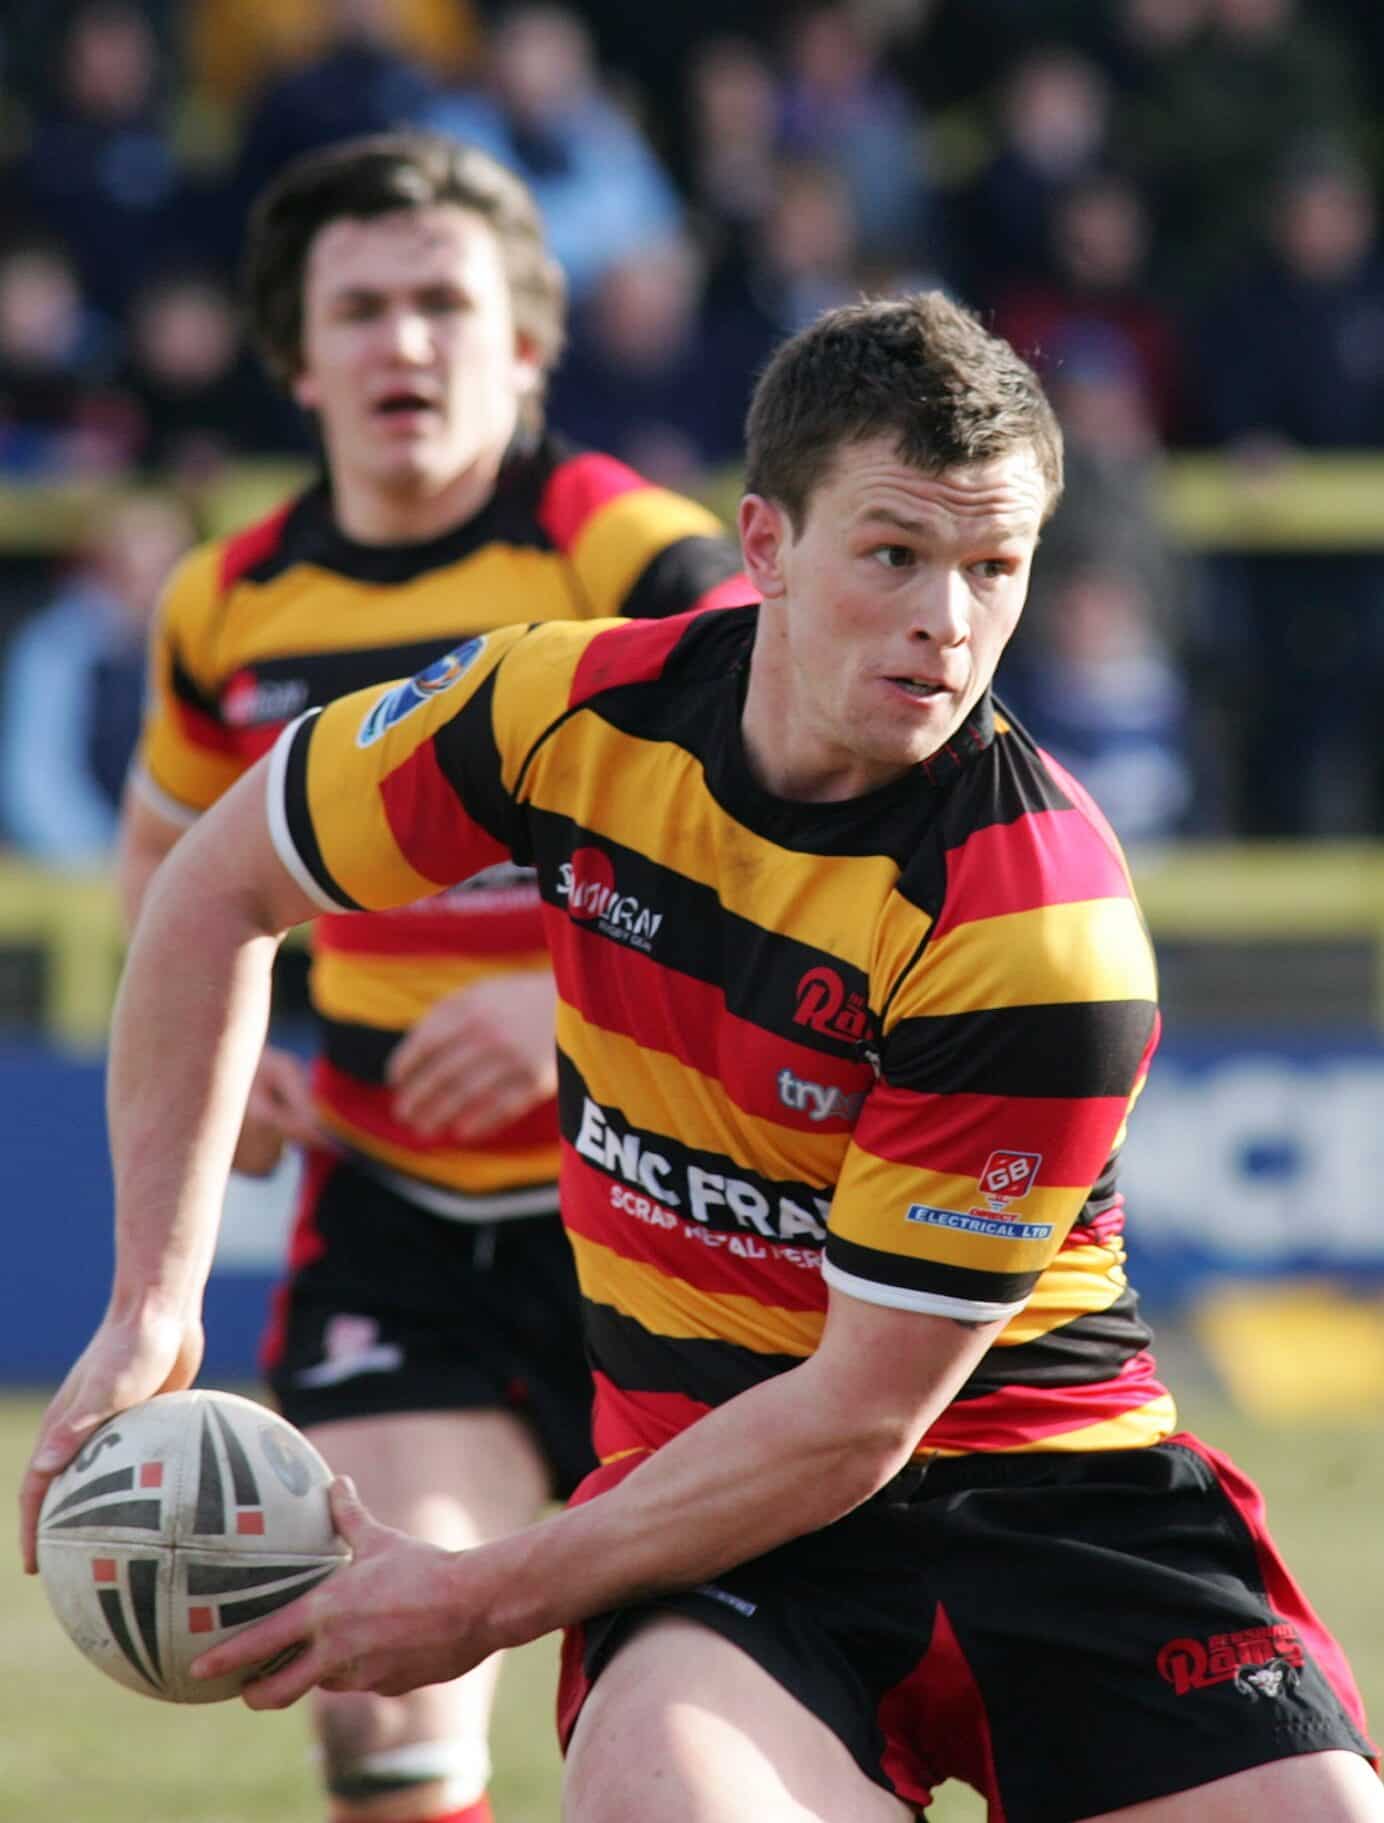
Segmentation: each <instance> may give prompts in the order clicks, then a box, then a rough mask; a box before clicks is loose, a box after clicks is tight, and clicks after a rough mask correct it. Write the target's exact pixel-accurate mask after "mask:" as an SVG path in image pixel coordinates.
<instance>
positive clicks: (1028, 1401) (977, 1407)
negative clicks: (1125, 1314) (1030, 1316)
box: [923, 1348, 1167, 1450]
mask: <svg viewBox="0 0 1384 1823" xmlns="http://www.w3.org/2000/svg"><path fill="white" fill-rule="evenodd" d="M1003 1356H1004V1350H1003V1349H1002V1348H998V1349H996V1350H994V1352H993V1354H992V1356H991V1359H992V1360H994V1361H996V1362H999V1361H1001V1360H1002V1359H1003ZM1166 1396H1167V1389H1166V1387H1164V1385H1163V1384H1162V1382H1161V1381H1160V1380H1159V1378H1158V1375H1157V1371H1156V1368H1155V1365H1154V1359H1153V1356H1152V1355H1151V1354H1149V1353H1148V1351H1147V1350H1144V1351H1142V1352H1141V1353H1139V1354H1137V1355H1132V1356H1131V1357H1130V1359H1129V1360H1128V1361H1126V1362H1125V1364H1124V1366H1123V1367H1122V1368H1121V1369H1120V1371H1119V1373H1118V1374H1116V1375H1115V1376H1114V1378H1113V1379H1110V1380H1100V1381H1097V1382H1096V1384H1095V1385H1093V1386H1023V1385H1018V1384H1016V1385H1013V1386H1001V1387H999V1388H998V1389H997V1390H996V1391H995V1392H993V1393H987V1394H986V1395H985V1397H984V1398H983V1399H958V1400H956V1401H955V1403H954V1404H952V1405H949V1406H948V1407H947V1409H946V1410H945V1411H944V1412H943V1413H942V1415H941V1417H940V1418H938V1420H937V1422H936V1423H935V1424H934V1425H933V1426H932V1428H931V1429H930V1430H929V1431H928V1433H927V1435H926V1436H925V1437H924V1438H923V1445H924V1447H926V1446H928V1445H929V1444H930V1445H932V1446H934V1447H935V1448H937V1449H955V1450H1017V1449H1022V1448H1023V1447H1024V1446H1025V1444H1028V1445H1032V1444H1035V1443H1038V1442H1040V1441H1041V1440H1042V1439H1043V1438H1044V1437H1060V1436H1062V1435H1063V1434H1064V1433H1065V1432H1067V1431H1079V1430H1084V1429H1085V1427H1086V1426H1087V1425H1088V1424H1108V1423H1109V1421H1110V1420H1111V1419H1112V1418H1118V1417H1120V1416H1121V1414H1122V1413H1124V1412H1133V1411H1138V1409H1139V1407H1140V1406H1143V1405H1149V1404H1151V1403H1152V1401H1153V1400H1155V1399H1162V1398H1166Z"/></svg>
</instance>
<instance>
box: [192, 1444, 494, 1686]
mask: <svg viewBox="0 0 1384 1823" xmlns="http://www.w3.org/2000/svg"><path fill="white" fill-rule="evenodd" d="M331 1503H332V1519H333V1521H334V1522H335V1525H336V1529H337V1531H338V1532H339V1533H340V1535H341V1537H342V1538H343V1539H344V1540H345V1541H346V1543H347V1544H348V1545H349V1546H350V1548H351V1561H350V1563H349V1564H347V1565H345V1566H344V1567H343V1568H342V1569H340V1570H335V1571H333V1573H332V1574H331V1575H330V1576H329V1577H328V1578H327V1580H326V1581H325V1582H324V1583H322V1584H320V1585H319V1586H318V1587H317V1588H316V1589H314V1590H313V1591H312V1592H311V1593H310V1594H308V1595H304V1596H302V1597H301V1598H300V1599H299V1600H298V1601H295V1602H292V1603H291V1604H290V1605H289V1606H288V1607H286V1608H281V1609H279V1611H278V1612H277V1613H276V1614H271V1615H270V1616H269V1618H268V1619H267V1620H262V1621H260V1622H258V1623H257V1624H256V1625H255V1626H253V1627H247V1628H246V1629H245V1630H244V1631H243V1632H241V1633H237V1634H236V1635H235V1637H234V1638H232V1639H228V1640H226V1641H225V1643H224V1644H222V1645H219V1646H215V1647H213V1648H212V1650H211V1651H210V1652H204V1653H203V1654H202V1656H201V1657H200V1658H199V1659H197V1660H196V1661H195V1663H194V1664H193V1666H192V1673H193V1676H194V1677H221V1676H224V1675H225V1674H226V1673H227V1672H231V1671H241V1670H248V1669H251V1668H253V1667H254V1666H255V1665H262V1664H264V1663H265V1662H266V1661H269V1660H272V1659H274V1658H276V1657H277V1656H278V1655H279V1654H280V1653H284V1652H288V1651H291V1649H292V1648H293V1647H294V1646H300V1647H301V1650H300V1651H298V1652H297V1653H296V1654H294V1655H293V1656H292V1657H291V1658H290V1659H289V1660H288V1661H287V1662H286V1663H285V1664H284V1665H283V1666H281V1668H280V1669H278V1670H277V1671H272V1672H269V1673H267V1674H266V1675H264V1676H262V1677H257V1678H255V1679H254V1680H253V1681H252V1682H251V1683H249V1684H247V1685H246V1686H245V1689H244V1691H243V1692H242V1695H243V1697H244V1700H245V1702H246V1703H247V1704H248V1705H249V1707H250V1708H251V1709H286V1708H287V1707H288V1706H289V1704H290V1703H296V1702H297V1701H298V1699H299V1697H301V1696H304V1695H305V1694H306V1693H307V1692H308V1691H309V1690H311V1689H313V1688H314V1686H320V1687H321V1688H322V1689H324V1690H373V1691H377V1692H378V1693H379V1694H380V1695H382V1696H401V1695H402V1694H403V1693H404V1691H406V1690H416V1689H417V1688H418V1687H419V1685H421V1684H441V1683H446V1682H447V1681H448V1680H449V1679H451V1678H454V1677H460V1676H461V1674H462V1673H463V1672H465V1671H469V1670H470V1669H471V1668H472V1666H474V1665H478V1664H479V1663H480V1662H481V1660H482V1659H484V1658H488V1657H489V1656H490V1654H491V1652H493V1651H494V1650H496V1649H497V1647H498V1645H499V1643H500V1642H499V1641H498V1640H493V1639H491V1638H490V1637H489V1636H488V1635H487V1634H486V1632H485V1629H484V1628H483V1627H482V1626H481V1625H480V1624H471V1625H468V1623H467V1617H466V1615H465V1614H464V1613H462V1612H460V1611H459V1608H458V1602H457V1599H456V1598H457V1566H458V1562H459V1558H458V1555H457V1553H455V1552H452V1551H444V1550H442V1549H441V1548H440V1547H439V1546H437V1545H432V1544H427V1543H425V1542H424V1541H423V1540H422V1539H419V1538H413V1537H410V1536H409V1535H408V1534H407V1533H405V1532H396V1531H395V1530H394V1529H393V1528H392V1527H390V1526H386V1525H381V1524H380V1523H379V1521H378V1520H375V1519H372V1518H371V1516H370V1515H369V1513H367V1512H366V1510H365V1508H364V1507H363V1506H362V1505H361V1502H360V1497H359V1495H358V1494H357V1493H356V1490H355V1487H354V1484H353V1483H352V1482H350V1481H349V1480H344V1479H343V1480H338V1481H335V1482H333V1483H332V1490H331Z"/></svg>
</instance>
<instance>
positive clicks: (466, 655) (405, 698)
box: [356, 638, 485, 747]
mask: <svg viewBox="0 0 1384 1823" xmlns="http://www.w3.org/2000/svg"><path fill="white" fill-rule="evenodd" d="M484 645H485V640H484V639H482V638H476V639H467V640H464V641H463V642H462V643H461V645H459V646H456V647H454V648H453V649H452V651H450V652H446V653H444V654H443V656H442V657H441V658H435V659H434V660H433V662H432V663H431V664H430V665H426V666H425V667H424V668H423V670H421V671H420V672H419V673H418V675H417V676H416V677H410V678H409V679H407V681H406V682H404V683H402V684H395V685H394V687H393V688H392V689H390V690H386V691H385V693H384V695H383V696H382V697H380V698H379V699H378V700H377V701H376V702H374V703H372V704H371V706H370V708H369V710H368V711H367V712H366V717H365V720H364V721H363V722H362V723H361V725H360V733H359V734H358V735H357V736H356V745H357V747H373V746H374V744H375V742H376V741H377V740H379V739H380V737H381V736H382V735H383V734H384V733H385V732H386V731H387V730H388V729H390V728H392V727H393V726H394V724H395V722H401V721H402V720H403V719H404V717H405V716H406V715H412V713H413V711H414V710H415V709H420V708H421V707H422V706H423V704H424V703H429V702H431V701H432V699H433V698H434V697H435V696H440V695H441V694H442V692H443V691H444V690H450V689H451V687H452V685H453V684H455V683H458V682H460V680H461V679H462V678H463V677H465V675H466V673H467V672H468V671H469V670H470V669H471V667H472V665H474V664H475V662H476V660H477V659H478V658H479V657H480V654H481V649H482V647H483V646H484Z"/></svg>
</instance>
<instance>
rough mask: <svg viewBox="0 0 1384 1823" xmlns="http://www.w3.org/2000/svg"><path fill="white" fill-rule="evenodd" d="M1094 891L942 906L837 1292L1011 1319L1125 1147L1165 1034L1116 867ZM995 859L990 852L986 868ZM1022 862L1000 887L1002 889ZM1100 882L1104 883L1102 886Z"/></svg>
mask: <svg viewBox="0 0 1384 1823" xmlns="http://www.w3.org/2000/svg"><path fill="white" fill-rule="evenodd" d="M1085 853H1086V864H1085V866H1084V869H1082V870H1073V871H1072V873H1071V875H1070V878H1071V879H1072V881H1073V885H1072V888H1071V890H1072V891H1074V892H1077V893H1085V892H1090V893H1092V895H1093V896H1091V897H1077V898H1073V899H1070V900H1062V901H1059V902H1057V903H1053V902H1050V900H1048V898H1047V896H1046V894H1045V893H1039V894H1038V895H1036V897H1037V899H1038V902H1037V903H1029V904H1025V903H1023V897H1024V895H1023V892H1022V884H1020V887H1019V889H1018V893H1019V897H1018V905H1017V908H1015V907H1005V906H1003V905H997V904H996V903H995V902H994V901H993V899H992V901H991V902H986V900H985V896H984V892H983V891H982V893H981V894H980V895H978V898H979V903H976V902H975V901H974V900H973V903H972V905H971V907H970V909H969V910H958V911H952V910H950V909H947V908H944V910H943V913H942V915H941V916H940V917H939V919H938V921H937V923H936V926H935V927H934V928H933V929H932V930H931V931H930V932H929V933H928V938H927V941H926V943H925V945H924V946H923V947H922V951H921V955H919V956H918V958H917V960H916V961H915V962H914V963H913V964H912V965H911V966H910V967H909V968H908V970H907V971H906V973H905V974H904V976H903V978H902V981H901V982H900V983H899V984H898V986H897V991H896V992H895V993H894V996H893V999H892V1003H891V1004H890V1006H889V1008H888V1012H887V1015H886V1019H885V1026H884V1030H883V1032H882V1034H881V1036H880V1040H879V1046H878V1069H879V1080H878V1082H877V1084H876V1086H875V1087H874V1089H873V1090H872V1091H871V1092H870V1093H869V1094H868V1096H867V1097H866V1101H865V1104H864V1106H863V1108H862V1110H861V1115H860V1119H859V1121H858V1123H857V1125H856V1128H855V1132H854V1134H853V1137H852V1143H851V1146H850V1148H849V1151H848V1154H847V1158H846V1163H845V1167H844V1170H843V1172H842V1174H841V1177H840V1179H839V1182H838V1187H837V1191H836V1195H835V1198H834V1201H833V1204H832V1211H831V1217H830V1222H829V1229H828V1240H827V1249H826V1263H825V1267H824V1271H825V1275H826V1278H827V1280H828V1283H830V1284H832V1285H835V1286H837V1287H838V1288H839V1289H841V1290H843V1291H846V1292H848V1293H850V1294H852V1295H854V1296H856V1297H860V1298H863V1299H865V1300H866V1301H867V1302H873V1303H878V1304H885V1305H890V1306H892V1307H894V1308H900V1309H914V1310H919V1311H924V1312H929V1313H932V1314H935V1315H940V1316H950V1317H954V1318H957V1319H959V1320H961V1321H970V1322H989V1321H991V1320H994V1319H999V1318H1008V1317H1011V1316H1014V1315H1016V1314H1017V1313H1018V1312H1019V1311H1020V1310H1021V1309H1022V1308H1023V1306H1024V1304H1025V1303H1026V1302H1027V1300H1028V1297H1029V1295H1030V1293H1031V1292H1032V1290H1033V1288H1034V1285H1035V1284H1036V1283H1037V1280H1038V1277H1039V1275H1040V1274H1041V1272H1042V1271H1043V1270H1044V1268H1045V1267H1046V1266H1048V1265H1049V1263H1050V1262H1051V1261H1052V1260H1053V1258H1054V1256H1055V1255H1056V1254H1057V1252H1058V1251H1059V1249H1060V1248H1061V1246H1062V1244H1063V1242H1064V1240H1065V1238H1066V1236H1067V1234H1068V1232H1069V1230H1070V1229H1071V1227H1072V1225H1073V1223H1074V1222H1075V1221H1076V1219H1077V1217H1078V1215H1079V1214H1080V1213H1081V1210H1082V1208H1083V1206H1084V1204H1085V1202H1086V1200H1087V1197H1088V1196H1089V1194H1090V1192H1091V1188H1092V1186H1093V1185H1094V1184H1095V1182H1096V1181H1097V1179H1098V1178H1099V1177H1100V1175H1101V1172H1102V1170H1103V1168H1104V1166H1105V1165H1106V1163H1107V1161H1108V1160H1109V1158H1110V1157H1111V1155H1112V1153H1114V1152H1115V1151H1116V1150H1117V1149H1118V1146H1119V1144H1120V1142H1121V1140H1122V1139H1123V1130H1124V1124H1125V1120H1126V1117H1127V1114H1128V1112H1129V1109H1130V1106H1131V1105H1132V1102H1133V1100H1134V1099H1135V1097H1136V1096H1137V1094H1138V1092H1139V1090H1140V1088H1141V1087H1142V1083H1143V1079H1144V1076H1145V1074H1146V1073H1147V1068H1148V1062H1149V1059H1150V1057H1151V1055H1152V1051H1153V1047H1154V1043H1155V1042H1156V1034H1157V1005H1156V987H1155V978H1154V965H1153V956H1152V952H1151V949H1150V946H1149V942H1148V937H1147V933H1146V931H1145V929H1144V925H1143V921H1142V919H1141V917H1140V914H1139V910H1138V907H1137V905H1136V904H1135V902H1134V900H1133V898H1132V897H1131V895H1130V891H1129V887H1128V882H1127V879H1126V876H1125V874H1124V871H1123V867H1122V865H1121V864H1120V862H1119V859H1118V856H1116V855H1114V854H1108V857H1107V858H1108V866H1107V865H1104V864H1103V863H1102V862H1101V861H1100V860H1099V859H1098V858H1097V859H1094V860H1093V859H1092V858H1091V848H1090V845H1089V844H1087V845H1086V850H1085ZM990 858H991V859H993V857H990ZM1023 872H1024V870H1023V868H1022V866H1019V867H1013V868H1010V869H1008V870H1007V871H1003V872H1002V873H997V874H994V875H992V876H990V879H991V881H992V882H993V880H994V879H996V878H999V879H1002V882H1003V885H1002V887H1000V888H998V889H995V890H996V891H998V892H1003V891H1008V890H1010V889H1011V888H1013V886H1014V882H1015V881H1016V880H1018V881H1020V882H1022V877H1023ZM1093 876H1095V877H1093Z"/></svg>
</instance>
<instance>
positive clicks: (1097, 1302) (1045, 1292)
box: [994, 1246, 1129, 1372]
mask: <svg viewBox="0 0 1384 1823" xmlns="http://www.w3.org/2000/svg"><path fill="white" fill-rule="evenodd" d="M1128 1289H1129V1281H1128V1280H1127V1279H1126V1277H1125V1274H1124V1268H1123V1267H1122V1266H1120V1265H1119V1264H1117V1263H1116V1261H1115V1259H1114V1258H1113V1257H1112V1255H1111V1250H1110V1249H1109V1247H1094V1246H1092V1247H1070V1248H1068V1249H1067V1250H1066V1251H1065V1252H1063V1253H1060V1254H1059V1255H1058V1256H1057V1258H1056V1259H1055V1260H1054V1261H1053V1263H1052V1264H1051V1266H1049V1267H1048V1269H1047V1271H1046V1272H1045V1273H1044V1274H1043V1276H1042V1278H1041V1279H1039V1281H1038V1284H1037V1286H1036V1287H1035V1289H1034V1293H1033V1297H1032V1299H1031V1300H1030V1302H1029V1303H1028V1304H1027V1305H1026V1306H1025V1308H1024V1309H1023V1310H1021V1311H1020V1312H1019V1314H1018V1315H1017V1316H1016V1317H1011V1318H1010V1320H1009V1322H1008V1323H1006V1324H1005V1326H1004V1328H1003V1329H1002V1330H1001V1331H1000V1334H999V1336H998V1337H997V1338H996V1341H995V1344H994V1345H995V1347H996V1348H1016V1347H1018V1345H1019V1344H1020V1343H1021V1342H1033V1341H1036V1340H1037V1339H1038V1337H1039V1336H1046V1335H1051V1333H1052V1332H1053V1330H1055V1329H1061V1328H1062V1326H1063V1324H1064V1323H1071V1322H1074V1321H1075V1319H1076V1318H1077V1317H1085V1316H1090V1315H1091V1314H1092V1313H1093V1312H1095V1311H1101V1310H1108V1309H1109V1308H1110V1306H1111V1305H1112V1304H1113V1303H1114V1302H1115V1300H1116V1299H1117V1298H1119V1297H1122V1296H1123V1294H1124V1293H1125V1292H1126V1291H1127V1290H1128ZM1000 1371H1001V1372H1003V1369H1001V1370H1000Z"/></svg>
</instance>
